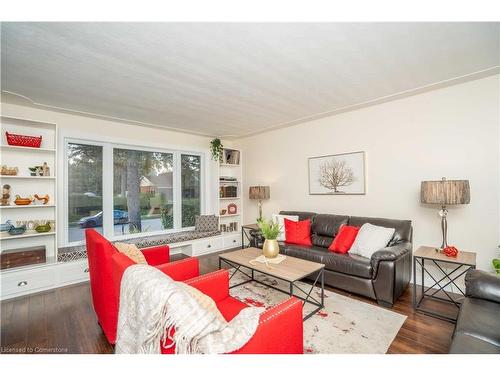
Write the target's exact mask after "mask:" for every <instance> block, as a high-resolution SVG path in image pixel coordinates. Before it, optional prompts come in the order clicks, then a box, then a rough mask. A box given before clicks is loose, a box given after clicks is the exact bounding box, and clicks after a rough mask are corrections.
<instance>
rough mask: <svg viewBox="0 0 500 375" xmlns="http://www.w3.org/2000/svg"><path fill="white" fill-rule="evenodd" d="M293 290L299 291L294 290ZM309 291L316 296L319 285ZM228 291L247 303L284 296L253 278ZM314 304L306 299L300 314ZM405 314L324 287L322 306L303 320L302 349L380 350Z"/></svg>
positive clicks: (268, 304) (281, 285) (323, 351)
mask: <svg viewBox="0 0 500 375" xmlns="http://www.w3.org/2000/svg"><path fill="white" fill-rule="evenodd" d="M255 275H256V276H255V277H256V278H257V279H259V280H261V281H263V282H265V283H266V284H271V285H274V286H275V287H279V288H281V289H283V290H288V283H284V282H282V281H278V280H276V279H273V278H271V277H267V276H265V275H261V274H257V273H256V274H255ZM244 280H245V277H244V276H243V275H241V274H236V275H235V276H234V277H233V278H232V279H231V281H230V283H231V285H235V284H237V283H239V282H242V281H244ZM298 285H299V286H300V287H301V288H302V289H304V290H305V291H309V289H310V288H311V286H310V285H309V284H307V283H301V282H299V283H298ZM295 293H296V294H298V295H301V294H299V291H298V290H296V291H295ZM313 294H314V297H315V298H316V299H317V300H319V297H320V288H315V290H314V292H313ZM231 295H232V296H234V297H237V298H239V299H240V300H241V301H243V302H245V303H247V304H253V305H255V306H264V307H266V308H268V307H271V306H273V305H275V304H277V303H279V302H281V301H283V300H285V299H287V298H288V296H287V295H286V294H285V293H281V292H279V291H276V290H274V289H272V288H268V287H266V286H264V285H262V284H259V283H256V282H252V283H247V284H244V285H241V286H238V287H236V288H233V289H231ZM315 308H316V307H315V306H313V305H310V304H308V303H306V305H305V306H304V316H305V315H306V314H307V313H308V312H311V311H313V310H314V309H315ZM406 318H407V317H406V316H405V315H401V314H398V313H395V312H393V311H390V310H387V309H383V308H381V307H378V306H374V305H370V304H368V303H365V302H361V301H358V300H355V299H353V298H349V297H345V296H342V295H340V294H337V293H333V292H329V291H325V308H324V309H322V310H321V311H319V312H318V313H316V314H315V315H313V316H311V317H310V318H309V319H307V320H306V321H305V322H304V352H305V353H321V354H358V353H365V354H384V353H386V352H387V349H389V346H390V345H391V343H392V341H393V340H394V338H395V337H396V335H397V333H398V331H399V329H400V328H401V326H402V325H403V323H404V321H405V320H406Z"/></svg>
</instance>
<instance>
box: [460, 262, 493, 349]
mask: <svg viewBox="0 0 500 375" xmlns="http://www.w3.org/2000/svg"><path fill="white" fill-rule="evenodd" d="M465 295H466V298H465V299H464V301H463V303H462V306H461V307H460V312H459V314H458V319H457V324H456V326H455V332H454V333H453V340H452V342H451V346H450V353H453V354H500V277H498V276H495V275H493V274H489V273H487V272H484V271H478V270H471V271H469V272H467V274H466V275H465Z"/></svg>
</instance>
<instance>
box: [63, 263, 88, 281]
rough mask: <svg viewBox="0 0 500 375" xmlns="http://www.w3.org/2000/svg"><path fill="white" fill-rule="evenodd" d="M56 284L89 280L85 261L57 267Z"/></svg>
mask: <svg viewBox="0 0 500 375" xmlns="http://www.w3.org/2000/svg"><path fill="white" fill-rule="evenodd" d="M57 268H58V284H59V285H64V284H70V283H73V282H78V281H85V280H88V279H89V265H88V262H87V259H82V260H78V261H74V262H68V263H62V264H60V265H59V266H58V267H57Z"/></svg>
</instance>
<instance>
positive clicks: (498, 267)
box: [492, 259, 500, 275]
mask: <svg viewBox="0 0 500 375" xmlns="http://www.w3.org/2000/svg"><path fill="white" fill-rule="evenodd" d="M492 263H493V268H494V269H495V272H496V273H498V274H499V275H500V259H493V260H492Z"/></svg>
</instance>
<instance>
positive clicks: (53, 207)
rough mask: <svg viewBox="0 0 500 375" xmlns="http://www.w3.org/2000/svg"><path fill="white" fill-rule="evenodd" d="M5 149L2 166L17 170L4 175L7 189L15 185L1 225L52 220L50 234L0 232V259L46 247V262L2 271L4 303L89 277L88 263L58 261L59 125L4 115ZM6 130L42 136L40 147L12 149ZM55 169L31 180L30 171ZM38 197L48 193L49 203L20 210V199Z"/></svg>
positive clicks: (0, 209) (0, 146)
mask: <svg viewBox="0 0 500 375" xmlns="http://www.w3.org/2000/svg"><path fill="white" fill-rule="evenodd" d="M0 128H1V134H0V151H1V162H0V164H1V165H5V166H7V167H17V168H18V174H17V175H15V176H10V175H8V176H7V175H0V182H1V185H2V187H3V185H10V205H9V206H0V222H1V223H5V222H6V221H7V220H10V221H11V223H12V224H13V225H15V226H17V224H18V223H17V222H20V221H46V220H50V222H51V226H52V229H51V230H50V232H46V233H38V232H36V231H35V230H33V229H34V228H29V227H28V230H26V232H24V233H23V234H20V235H10V234H9V233H7V232H0V256H1V255H2V254H4V253H5V252H10V251H17V250H22V249H25V248H32V247H38V246H44V247H45V258H46V261H45V263H39V264H31V265H25V266H20V267H13V268H6V269H3V270H1V271H0V281H1V293H0V297H1V299H5V298H12V297H16V296H20V295H24V294H28V293H35V292H39V291H42V290H46V289H50V288H53V287H55V286H61V285H66V284H71V283H74V282H78V281H84V280H87V279H88V265H87V261H86V260H83V261H78V262H72V263H70V264H65V263H58V262H57V248H58V246H57V236H56V226H57V222H56V220H57V203H58V199H57V178H58V176H57V161H58V159H57V158H58V150H57V145H58V138H57V125H56V124H54V123H49V122H43V121H36V120H31V119H22V118H15V117H9V116H1V127H0ZM6 132H9V133H14V134H21V135H29V136H37V137H38V136H42V144H41V146H40V148H33V147H22V146H11V145H9V144H8V142H7V137H6ZM44 162H46V163H47V165H48V166H49V168H50V176H31V172H30V170H29V168H30V167H33V166H36V165H42V164H43V163H44ZM35 194H38V195H40V196H44V195H46V194H48V195H49V201H48V203H47V204H45V205H43V204H30V205H26V206H17V205H15V204H14V200H15V197H16V195H19V196H20V197H23V198H24V197H30V196H31V197H32V196H34V195H35Z"/></svg>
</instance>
